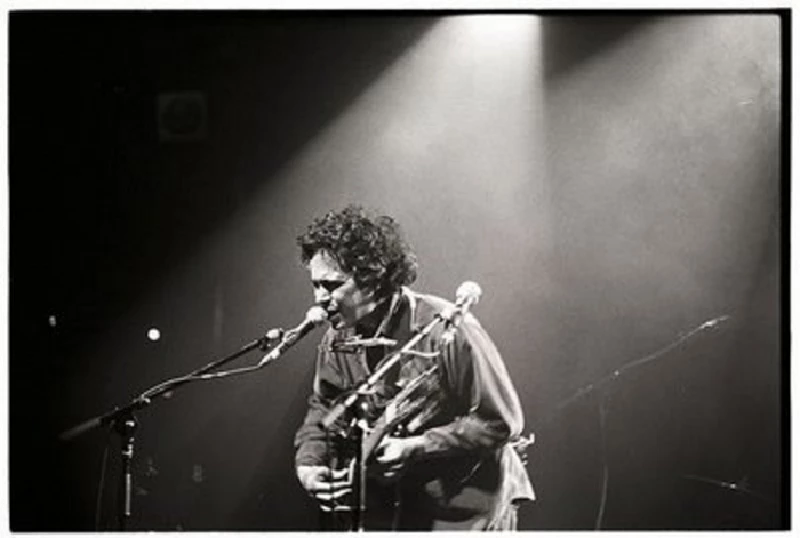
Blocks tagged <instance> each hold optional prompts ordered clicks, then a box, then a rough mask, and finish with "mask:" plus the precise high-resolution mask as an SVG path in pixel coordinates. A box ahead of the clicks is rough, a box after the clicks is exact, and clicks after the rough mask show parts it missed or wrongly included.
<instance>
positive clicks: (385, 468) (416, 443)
mask: <svg viewBox="0 0 800 538" xmlns="http://www.w3.org/2000/svg"><path fill="white" fill-rule="evenodd" d="M422 443H423V438H422V436H415V437H385V438H384V439H383V441H381V444H380V445H378V448H376V449H375V465H374V466H373V472H374V473H375V475H376V476H377V478H378V479H381V480H382V481H385V482H393V481H395V480H397V479H398V478H400V476H401V475H402V474H403V472H404V471H405V470H406V469H407V468H408V466H409V464H410V463H411V460H412V459H413V458H414V457H415V456H417V455H418V454H419V453H420V452H421V451H422Z"/></svg>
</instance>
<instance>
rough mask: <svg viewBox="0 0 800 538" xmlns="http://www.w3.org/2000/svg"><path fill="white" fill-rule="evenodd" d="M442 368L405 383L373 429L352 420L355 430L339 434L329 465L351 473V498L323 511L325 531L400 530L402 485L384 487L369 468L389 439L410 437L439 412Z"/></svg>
mask: <svg viewBox="0 0 800 538" xmlns="http://www.w3.org/2000/svg"><path fill="white" fill-rule="evenodd" d="M438 371H439V369H438V365H436V364H434V365H433V366H430V367H428V368H427V369H425V370H424V371H422V372H421V373H418V374H417V375H416V376H415V377H414V378H412V379H410V380H409V381H408V382H406V383H404V384H403V387H402V388H401V389H400V390H399V392H397V393H396V394H395V395H394V396H393V397H392V398H391V400H390V401H389V402H388V403H387V404H386V405H385V406H384V407H383V408H382V412H381V413H380V416H379V417H378V419H377V420H376V421H375V422H374V423H373V424H372V425H371V426H370V425H367V423H366V421H365V420H355V418H354V417H351V420H350V424H351V427H350V428H349V429H348V430H347V431H346V432H342V431H340V432H339V433H340V435H339V436H338V438H339V440H340V442H339V443H338V446H337V447H336V450H335V451H334V452H335V454H336V455H335V456H334V457H333V459H332V461H331V462H330V466H331V468H332V469H334V470H341V469H347V470H348V477H347V480H348V481H349V482H350V483H351V485H352V494H350V495H346V496H344V497H341V498H339V499H337V500H336V501H335V502H334V503H332V504H330V505H325V506H322V507H321V510H322V521H321V526H322V528H323V530H331V531H357V530H395V529H396V528H397V523H398V517H399V509H400V508H401V507H400V496H399V485H398V484H396V483H392V484H385V483H381V482H379V481H378V480H375V479H372V478H371V477H370V476H369V470H370V467H369V464H370V462H371V458H372V457H373V456H374V454H375V449H376V448H377V447H378V445H379V444H380V442H381V440H382V439H383V438H384V437H385V436H386V435H392V434H394V435H407V434H408V433H409V432H408V428H407V426H408V425H409V423H414V424H416V425H418V426H417V427H419V426H422V425H423V424H424V422H425V420H426V418H427V417H428V416H429V415H431V414H432V413H433V412H434V410H435V405H434V406H431V405H430V404H431V402H433V401H435V400H436V398H437V396H438V386H439V385H438V382H437V381H438V380H437V376H435V375H434V374H436V373H438Z"/></svg>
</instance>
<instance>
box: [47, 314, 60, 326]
mask: <svg viewBox="0 0 800 538" xmlns="http://www.w3.org/2000/svg"><path fill="white" fill-rule="evenodd" d="M57 321H58V320H56V316H55V314H52V315H51V316H50V317H49V318H48V319H47V322H48V323H49V324H50V326H51V327H55V326H56V323H57Z"/></svg>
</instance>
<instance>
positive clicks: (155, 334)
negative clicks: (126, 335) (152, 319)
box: [147, 328, 161, 342]
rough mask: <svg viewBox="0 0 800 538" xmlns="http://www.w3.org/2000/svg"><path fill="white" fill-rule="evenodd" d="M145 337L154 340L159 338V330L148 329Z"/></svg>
mask: <svg viewBox="0 0 800 538" xmlns="http://www.w3.org/2000/svg"><path fill="white" fill-rule="evenodd" d="M147 338H149V339H150V340H152V341H153V342H155V341H156V340H158V339H159V338H161V331H159V330H158V329H156V328H153V329H150V330H149V331H147Z"/></svg>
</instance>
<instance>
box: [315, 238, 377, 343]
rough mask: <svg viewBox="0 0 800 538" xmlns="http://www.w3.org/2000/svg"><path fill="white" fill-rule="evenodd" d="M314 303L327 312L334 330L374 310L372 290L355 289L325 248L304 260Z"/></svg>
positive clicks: (350, 278)
mask: <svg viewBox="0 0 800 538" xmlns="http://www.w3.org/2000/svg"><path fill="white" fill-rule="evenodd" d="M308 270H309V272H310V273H311V284H312V285H313V286H314V303H315V304H318V305H320V306H322V307H323V308H325V309H326V310H327V312H328V321H330V323H331V325H333V327H334V328H335V329H343V328H346V327H352V326H354V325H355V324H356V322H357V321H358V320H360V319H361V318H363V317H364V316H366V315H367V314H369V313H371V312H372V311H373V310H375V307H376V306H377V303H376V302H375V300H374V296H375V294H374V293H373V292H369V291H365V290H362V289H361V288H359V287H358V286H357V285H356V283H355V280H354V279H353V277H352V275H349V274H347V273H345V272H344V271H343V270H342V268H341V267H339V264H338V263H337V262H336V260H335V259H334V258H333V257H332V256H331V255H330V254H328V253H327V252H326V251H320V252H317V253H316V254H315V255H314V257H313V258H311V261H310V262H309V263H308Z"/></svg>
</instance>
